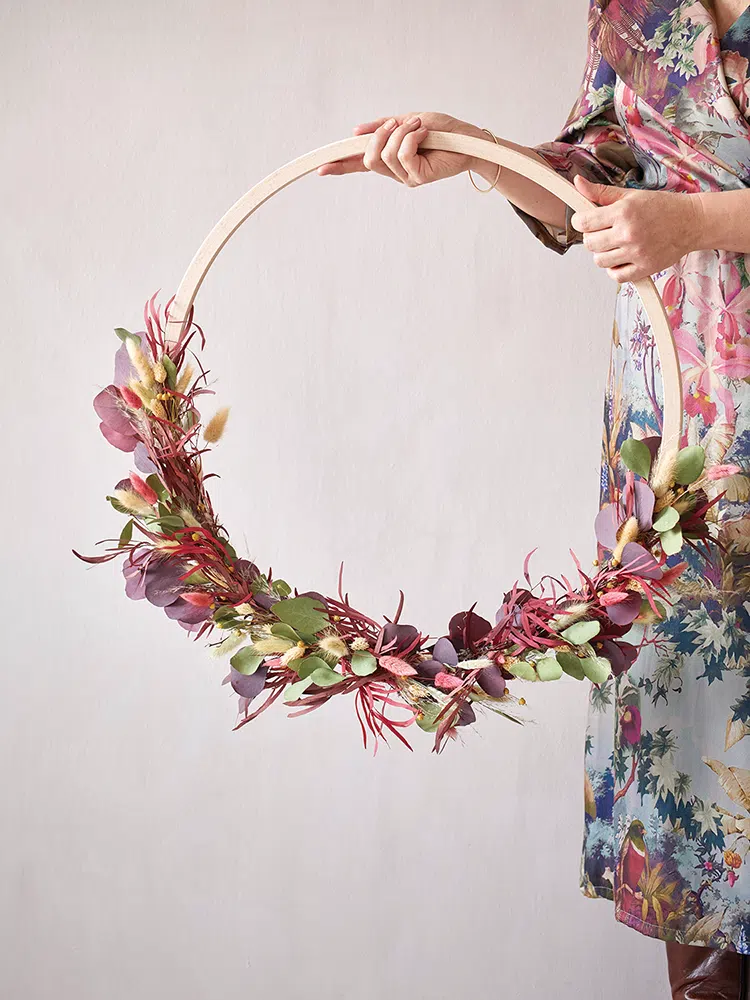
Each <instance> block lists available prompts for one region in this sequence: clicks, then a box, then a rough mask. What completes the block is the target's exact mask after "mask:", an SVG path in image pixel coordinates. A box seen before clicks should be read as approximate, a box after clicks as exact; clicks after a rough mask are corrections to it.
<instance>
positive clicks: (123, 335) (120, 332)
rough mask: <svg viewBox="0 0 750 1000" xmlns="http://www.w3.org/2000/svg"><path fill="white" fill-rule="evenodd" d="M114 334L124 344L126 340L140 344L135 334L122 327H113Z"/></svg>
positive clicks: (139, 339)
mask: <svg viewBox="0 0 750 1000" xmlns="http://www.w3.org/2000/svg"><path fill="white" fill-rule="evenodd" d="M115 333H116V334H117V336H118V337H119V338H120V340H121V341H122V342H123V344H124V343H125V341H126V340H134V341H135V342H136V343H137V344H140V342H141V338H140V337H139V336H138V334H137V333H131V332H130V330H126V329H125V328H124V327H122V326H116V327H115Z"/></svg>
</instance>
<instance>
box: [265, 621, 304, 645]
mask: <svg viewBox="0 0 750 1000" xmlns="http://www.w3.org/2000/svg"><path fill="white" fill-rule="evenodd" d="M271 633H272V635H283V636H284V638H285V639H291V640H292V642H299V632H295V631H294V629H293V628H292V626H291V625H287V624H286V622H274V623H273V625H272V626H271Z"/></svg>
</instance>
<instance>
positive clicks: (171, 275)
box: [0, 0, 666, 1000]
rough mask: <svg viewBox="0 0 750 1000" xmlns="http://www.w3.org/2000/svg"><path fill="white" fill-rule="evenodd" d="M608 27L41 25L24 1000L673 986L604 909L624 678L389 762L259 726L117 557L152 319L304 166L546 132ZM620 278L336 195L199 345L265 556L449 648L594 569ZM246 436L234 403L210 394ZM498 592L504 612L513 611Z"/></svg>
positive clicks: (326, 188) (119, 21)
mask: <svg viewBox="0 0 750 1000" xmlns="http://www.w3.org/2000/svg"><path fill="white" fill-rule="evenodd" d="M585 26H586V3H585V0H576V2H575V3H571V4H569V5H560V4H559V3H554V2H552V0H540V2H539V3H535V4H526V5H524V4H515V3H514V4H511V3H508V2H507V0H506V2H502V0H494V2H491V0H475V2H458V0H431V2H420V3H416V2H414V3H398V2H395V0H381V2H374V0H371V2H366V3H365V2H356V0H354V2H351V3H341V2H336V3H334V2H330V0H306V2H305V3H301V2H300V3H292V2H290V0H276V2H274V3H270V2H259V0H257V2H251V0H247V2H242V0H225V2H224V3H218V4H217V3H208V2H198V3H180V2H177V0H151V2H148V3H146V2H144V0H134V2H131V3H127V4H121V3H114V2H112V0H97V2H93V0H66V2H65V3H64V4H54V3H50V2H48V3H46V4H42V3H38V2H33V0H25V2H24V3H18V2H14V3H6V4H5V6H4V9H3V11H2V13H0V37H1V38H2V42H0V46H1V48H2V59H0V79H1V81H2V86H1V87H0V101H1V102H2V134H3V146H4V151H3V156H2V161H1V162H0V171H1V176H2V195H3V197H2V225H1V227H0V234H1V236H0V238H1V241H2V278H1V279H0V280H1V281H2V286H3V287H2V296H1V298H2V303H3V308H2V312H3V324H2V326H3V379H2V391H1V392H0V408H1V409H2V420H3V430H4V434H3V447H4V452H5V454H4V463H3V480H4V487H3V490H2V493H1V494H0V495H1V497H2V507H3V511H2V525H3V529H2V553H3V572H2V580H1V582H0V588H1V592H2V608H3V620H4V626H5V628H4V643H3V647H4V654H3V669H2V673H1V675H0V684H1V685H2V691H0V750H1V752H0V781H2V789H3V808H2V815H1V816H0V836H1V844H0V911H1V912H0V921H1V924H0V935H1V937H2V942H3V949H2V950H3V959H2V962H0V994H2V996H3V997H12V998H13V1000H37V998H38V1000H42V998H44V1000H46V998H49V997H55V998H56V1000H103V998H106V1000H121V998H122V1000H125V998H128V1000H131V998H133V997H138V998H142V1000H157V998H158V1000H163V998H172V997H175V998H177V997H179V998H181V1000H203V998H213V997H222V998H224V1000H235V998H243V1000H244V998H247V997H249V996H253V997H270V998H278V1000H297V998H313V1000H317V998H321V1000H334V998H342V1000H375V998H378V1000H379V998H382V997H389V998H393V1000H407V998H409V1000H419V998H423V997H424V998H428V997H429V998H431V1000H432V998H434V1000H441V998H448V997H469V996H471V997H474V998H477V1000H494V998H496V997H502V998H509V1000H516V998H519V1000H520V998H526V997H529V998H537V997H538V998H542V997H547V996H554V997H556V998H558V1000H568V998H570V1000H573V998H581V997H584V998H595V997H596V998H598V997H603V996H606V997H608V998H612V1000H620V998H622V1000H625V998H628V1000H629V998H631V997H632V996H638V995H640V996H649V997H652V996H653V997H656V996H661V995H666V986H665V983H664V957H663V946H662V945H661V944H659V943H658V942H653V941H649V940H647V939H646V938H643V937H641V936H639V935H638V934H636V933H635V932H633V931H630V930H626V929H625V928H623V927H620V926H619V925H617V924H616V923H615V921H614V919H613V913H612V907H611V905H610V904H609V903H607V902H602V901H590V900H586V899H584V898H583V897H582V896H581V895H580V893H579V890H578V886H577V880H578V864H579V847H580V842H581V835H582V811H583V807H582V787H581V786H582V780H581V765H582V756H583V746H582V739H583V726H584V717H585V695H586V692H585V689H584V687H583V686H582V685H577V684H576V683H575V682H573V681H570V682H567V681H565V682H561V683H560V684H557V685H550V686H549V687H542V686H541V685H538V686H537V687H536V688H533V689H530V690H528V691H525V692H524V693H525V694H526V696H527V697H528V699H529V702H530V713H531V715H532V716H533V718H534V719H535V724H533V725H529V726H528V727H526V728H524V729H519V728H517V727H514V726H511V725H510V724H506V723H504V722H503V721H502V720H499V719H495V718H493V717H487V718H484V719H483V720H482V721H481V724H480V727H479V728H478V730H477V731H476V732H470V733H466V735H465V740H464V745H460V744H456V745H452V746H451V747H449V748H448V750H447V751H446V752H445V753H444V754H443V755H442V756H441V757H439V758H438V757H435V756H434V755H431V754H430V752H429V749H430V740H429V738H428V737H422V736H421V734H420V733H418V732H416V731H415V733H414V736H415V746H416V752H415V753H414V754H409V753H408V752H406V751H404V750H402V749H399V748H398V747H395V746H394V747H393V748H391V749H390V750H388V749H385V750H383V751H382V752H381V753H379V754H378V756H377V757H376V758H375V759H373V757H372V755H371V754H370V753H366V752H364V751H363V750H362V749H361V746H360V742H359V736H358V728H357V725H356V722H355V719H354V716H353V713H352V710H351V706H350V705H349V704H348V703H344V704H342V705H336V706H333V707H330V708H328V709H326V710H325V711H324V712H322V713H320V714H318V715H314V716H311V717H307V718H304V719H300V720H296V721H294V722H292V721H289V720H287V719H286V717H285V712H284V710H283V708H281V707H279V708H278V709H277V710H275V711H271V712H269V713H268V714H266V715H265V716H264V717H263V718H262V719H261V720H259V721H258V722H256V723H254V724H253V725H252V726H250V727H247V728H245V729H244V730H243V731H242V732H240V733H233V732H232V731H231V727H232V724H233V722H234V719H235V702H234V699H232V698H230V696H229V695H228V693H227V689H226V688H222V687H221V686H220V681H221V679H222V676H223V668H222V666H221V665H220V664H218V663H217V662H216V661H214V660H211V659H209V658H208V656H207V655H206V653H205V651H204V650H203V648H202V646H201V645H192V644H191V643H190V642H189V640H188V639H187V638H186V637H185V635H184V634H183V633H182V631H181V630H180V629H179V628H178V627H177V626H175V625H173V624H172V623H170V622H168V621H167V619H166V618H165V617H164V616H163V615H162V614H161V613H160V612H159V611H157V610H156V609H154V608H152V607H150V606H147V605H145V604H144V603H138V604H135V603H131V602H129V601H127V600H126V599H125V597H124V594H123V585H122V578H121V576H120V573H119V570H118V568H117V566H116V564H113V565H108V566H103V567H94V568H87V567H84V566H83V565H82V564H81V563H78V562H77V561H76V560H74V558H73V557H72V556H71V554H70V549H71V547H72V546H75V547H76V548H78V549H79V550H83V551H88V552H91V551H93V543H94V542H95V541H96V540H97V539H99V538H103V537H108V536H111V535H112V534H113V532H115V531H119V525H120V520H119V518H118V517H117V515H115V514H114V513H113V512H112V511H111V509H110V508H109V506H108V504H106V503H105V502H104V495H105V494H106V493H107V492H108V491H109V490H110V489H111V487H112V486H113V484H114V483H115V482H116V481H117V480H118V479H119V478H121V476H122V475H124V474H125V473H126V472H127V471H128V462H127V457H126V456H124V455H121V454H120V453H117V452H115V451H114V450H113V449H111V448H109V446H108V445H107V444H106V443H105V442H104V440H103V439H102V438H101V437H100V435H99V432H98V429H97V419H96V417H95V415H94V413H93V410H92V409H91V399H92V397H93V396H94V394H95V393H96V392H97V391H98V389H99V388H100V387H101V386H103V385H105V384H107V382H108V381H109V380H110V378H111V365H112V355H113V352H114V350H115V348H116V347H117V341H116V339H115V337H114V335H113V334H112V332H111V331H112V328H113V327H115V326H126V327H129V328H131V329H140V328H141V323H140V317H141V309H142V304H143V302H144V300H145V299H146V298H147V297H148V296H149V295H150V294H151V293H152V292H153V291H155V290H156V289H157V288H162V289H163V290H164V297H165V298H166V295H167V294H169V293H170V292H171V291H173V290H174V289H175V288H176V286H177V283H178V281H179V278H180V277H181V274H182V272H183V270H184V268H185V267H186V266H187V263H188V261H189V259H190V258H191V256H192V254H193V253H194V251H195V250H196V249H197V247H198V245H199V243H200V241H201V240H202V239H203V237H204V236H205V235H206V233H207V232H208V230H209V229H210V227H211V226H212V225H213V223H214V222H215V221H216V220H217V219H218V218H219V216H220V215H221V214H222V213H223V212H224V210H225V209H226V208H227V207H228V206H229V205H230V204H231V203H232V202H233V201H234V200H235V199H236V198H237V197H238V196H239V195H240V194H242V193H243V192H244V191H245V190H247V189H248V188H249V187H251V186H252V185H253V184H254V183H256V182H257V181H258V180H260V179H261V178H262V177H263V176H265V174H267V173H268V172H270V171H271V170H273V169H275V168H276V167H278V166H280V165H281V164H282V163H284V162H286V161H287V160H289V159H291V158H293V157H295V156H297V155H299V154H301V153H303V152H306V151H308V150H309V149H312V148H315V147H317V146H320V145H323V144H325V143H327V142H332V141H334V140H336V139H339V138H343V137H344V136H346V135H349V134H350V132H351V128H352V126H353V125H354V124H355V123H356V122H358V121H362V120H367V119H369V118H371V117H374V116H378V115H381V114H391V113H398V112H402V111H406V110H427V109H431V110H440V111H445V112H448V113H451V114H454V115H456V116H458V117H460V118H464V119H468V120H473V121H474V122H476V123H477V124H481V125H488V126H490V127H491V128H492V129H494V130H495V131H496V132H497V133H498V134H500V135H504V136H506V137H508V138H512V139H514V140H516V141H520V142H526V143H534V142H539V141H542V140H545V139H549V138H552V137H553V136H554V134H555V133H556V132H557V130H558V128H559V127H560V125H561V124H562V122H563V120H564V117H565V115H566V114H567V112H568V109H569V108H570V106H571V104H572V103H573V99H574V97H575V93H576V90H577V87H578V83H579V79H580V73H581V70H582V66H583V58H584V50H585ZM614 291H615V289H614V286H613V285H612V283H611V282H610V281H609V279H607V278H606V276H604V275H602V274H601V273H600V272H597V271H596V269H595V268H594V267H593V265H592V263H591V261H590V258H589V256H588V254H587V253H586V252H585V251H584V250H583V249H581V248H577V249H576V250H574V251H572V252H571V253H569V254H568V255H567V256H566V257H564V258H558V257H557V256H556V255H554V254H552V253H551V252H550V251H548V250H545V249H544V248H543V247H542V246H541V245H540V244H538V243H537V241H535V240H534V238H533V237H532V236H531V234H530V233H529V232H528V231H527V230H526V228H525V227H524V226H523V224H522V222H521V221H520V220H519V219H518V218H517V217H516V216H515V215H514V214H513V212H512V211H511V209H510V208H509V207H508V205H507V204H506V203H505V202H504V201H503V199H502V198H501V197H500V196H497V195H495V194H493V195H488V196H484V197H482V196H480V195H478V194H477V193H476V192H475V191H474V190H473V188H472V187H471V186H470V184H469V181H468V178H467V177H466V176H462V177H458V178H455V179H453V180H451V181H448V182H444V183H443V184H440V185H434V186H430V187H426V188H423V189H420V190H418V191H416V192H415V191H409V190H407V189H404V188H401V187H400V186H398V185H396V184H393V183H389V182H387V181H385V180H383V179H381V178H376V177H368V176H364V177H362V176H358V177H354V178H344V179H339V178H319V177H317V176H311V177H308V178H305V179H304V180H303V181H300V182H298V183H297V184H296V185H294V186H293V187H292V188H290V189H288V190H287V191H285V192H284V193H282V194H281V195H279V196H278V197H277V198H275V199H274V200H273V202H272V203H270V204H269V205H268V206H266V207H265V208H264V209H262V210H261V212H260V213H259V214H258V215H257V216H256V217H255V218H254V219H253V220H251V222H250V223H248V224H247V226H246V227H245V229H244V230H243V231H242V232H241V233H240V234H239V235H238V236H237V237H236V238H235V239H234V241H233V242H232V244H231V245H230V246H229V248H228V249H227V250H226V251H225V252H224V254H223V256H222V258H221V259H220V261H219V262H218V264H217V265H216V266H215V268H214V271H213V272H212V273H211V275H210V277H209V279H208V281H207V283H206V285H205V287H204V289H203V291H202V293H201V295H200V297H199V299H198V311H197V318H198V320H199V322H201V324H202V325H203V326H204V328H205V330H206V332H207V335H208V346H207V350H206V353H205V359H206V362H207V364H208V365H209V367H210V368H211V370H212V372H213V373H214V374H215V375H216V376H217V378H218V383H217V386H216V388H217V391H218V397H217V405H218V404H219V403H230V404H231V405H232V413H231V418H230V424H229V427H228V430H227V433H226V436H225V438H224V440H223V441H222V443H221V445H220V446H219V447H218V448H217V450H216V451H215V452H214V455H213V458H212V459H211V467H212V468H213V469H214V470H215V471H217V472H219V473H222V474H223V475H224V478H223V479H221V480H219V481H217V484H216V486H215V488H214V490H213V494H214V498H215V501H216V505H217V508H218V510H219V511H220V513H221V514H222V516H223V519H224V521H225V523H227V525H228V526H229V527H230V530H231V531H232V534H233V537H234V540H235V542H236V543H237V545H238V547H239V548H240V549H243V548H244V547H245V546H246V547H247V548H246V552H248V553H249V554H250V555H252V556H255V557H257V558H258V560H259V562H260V563H261V565H268V564H273V566H274V569H275V570H276V572H277V573H278V574H280V575H282V576H284V577H285V578H286V579H288V580H290V581H291V582H292V583H294V584H296V585H297V586H299V587H300V589H307V588H315V589H320V590H323V591H329V592H331V591H333V590H334V588H335V581H336V573H337V569H338V564H339V560H340V559H342V558H344V560H345V573H346V581H347V584H348V589H349V591H350V593H351V594H352V596H353V598H354V599H355V600H356V601H357V602H358V603H359V606H360V607H362V608H364V609H365V610H367V611H369V612H371V613H374V614H379V613H381V612H382V613H387V614H392V613H393V611H394V609H395V606H396V602H397V598H398V589H399V587H403V588H404V590H405V591H406V595H407V603H406V609H405V613H404V616H403V620H404V621H407V622H408V621H413V622H415V623H417V624H418V625H420V626H421V627H422V628H424V629H426V630H429V631H431V632H433V634H439V633H440V632H442V631H443V630H444V628H445V625H446V622H447V619H448V617H449V615H450V614H452V613H453V612H455V611H457V610H459V609H462V608H465V607H467V606H468V605H469V604H470V603H472V602H473V601H474V600H478V601H479V609H480V610H481V611H483V612H484V613H485V614H487V615H488V616H491V615H492V614H494V610H495V608H496V606H497V603H499V600H500V599H501V596H502V592H503V590H504V589H506V588H507V587H508V586H509V585H510V584H511V583H512V582H513V580H514V579H516V578H517V577H518V576H520V574H521V567H522V562H523V558H524V556H525V554H526V552H527V551H528V550H530V549H531V548H533V547H534V546H537V545H538V546H539V551H538V553H537V555H536V556H535V558H534V560H533V561H532V571H533V573H534V577H535V578H538V576H540V575H541V574H542V573H543V572H564V573H566V574H567V573H571V572H573V565H572V562H571V560H570V557H569V555H568V548H569V547H570V546H572V547H573V548H574V549H575V551H576V552H577V553H578V554H579V555H580V556H581V558H582V560H584V561H587V560H589V559H590V558H591V556H592V555H593V549H594V539H593V527H592V526H593V518H594V515H595V513H596V509H597V501H598V461H599V447H600V428H601V411H602V391H603V385H604V379H605V375H606V360H607V352H608V348H609V336H610V329H611V311H612V306H613V298H614ZM208 409H209V410H210V406H209V407H208ZM493 595H494V596H493Z"/></svg>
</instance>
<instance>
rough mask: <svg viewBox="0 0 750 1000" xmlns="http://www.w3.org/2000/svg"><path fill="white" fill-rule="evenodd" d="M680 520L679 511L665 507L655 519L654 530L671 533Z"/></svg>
mask: <svg viewBox="0 0 750 1000" xmlns="http://www.w3.org/2000/svg"><path fill="white" fill-rule="evenodd" d="M679 520H680V512H679V511H678V510H675V508H674V507H665V508H664V510H660V511H659V513H658V515H657V516H656V517H655V518H654V523H653V528H654V530H655V531H669V529H670V528H674V526H675V525H676V524H677V522H678V521H679Z"/></svg>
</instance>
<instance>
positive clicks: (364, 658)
mask: <svg viewBox="0 0 750 1000" xmlns="http://www.w3.org/2000/svg"><path fill="white" fill-rule="evenodd" d="M351 664H352V671H353V672H354V673H355V674H356V675H357V677H369V675H370V674H374V673H375V671H376V670H377V669H378V661H377V660H376V659H375V657H374V656H373V655H372V653H368V652H366V651H360V652H358V653H352V655H351Z"/></svg>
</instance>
